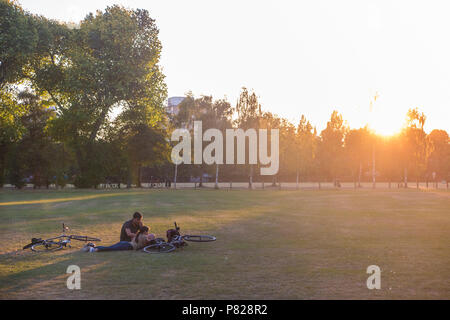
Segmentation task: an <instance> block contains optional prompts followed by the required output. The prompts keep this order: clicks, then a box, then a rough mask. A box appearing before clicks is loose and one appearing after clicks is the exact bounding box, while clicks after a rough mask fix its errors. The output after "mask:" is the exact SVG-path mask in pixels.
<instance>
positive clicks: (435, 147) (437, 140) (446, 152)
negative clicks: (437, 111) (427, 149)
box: [427, 129, 450, 181]
mask: <svg viewBox="0 0 450 320" xmlns="http://www.w3.org/2000/svg"><path fill="white" fill-rule="evenodd" d="M428 141H429V142H430V144H431V150H432V151H431V153H430V156H429V158H428V166H427V168H428V172H429V173H432V174H433V173H434V177H435V179H445V180H447V181H448V180H449V173H450V144H449V143H450V140H449V135H448V133H447V132H446V131H445V130H438V129H435V130H433V131H431V132H430V134H429V135H428Z"/></svg>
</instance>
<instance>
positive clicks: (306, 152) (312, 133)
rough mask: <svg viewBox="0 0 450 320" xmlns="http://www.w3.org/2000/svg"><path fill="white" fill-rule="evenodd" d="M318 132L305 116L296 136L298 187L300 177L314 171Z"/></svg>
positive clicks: (301, 120) (301, 119) (302, 117)
mask: <svg viewBox="0 0 450 320" xmlns="http://www.w3.org/2000/svg"><path fill="white" fill-rule="evenodd" d="M316 136H317V132H316V128H313V126H312V125H311V123H310V122H309V121H307V120H306V117H305V116H304V115H302V116H301V118H300V122H299V124H298V126H297V136H296V139H295V141H296V149H297V152H296V153H295V154H296V159H297V163H296V176H297V178H296V181H297V187H298V182H299V175H303V176H305V177H306V176H307V175H308V173H309V174H311V173H312V171H313V169H314V161H315V158H316V149H317V144H316V142H317V139H316Z"/></svg>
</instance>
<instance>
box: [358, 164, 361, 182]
mask: <svg viewBox="0 0 450 320" xmlns="http://www.w3.org/2000/svg"><path fill="white" fill-rule="evenodd" d="M361 173H362V164H361V161H360V162H359V174H358V188H361Z"/></svg>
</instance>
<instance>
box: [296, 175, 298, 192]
mask: <svg viewBox="0 0 450 320" xmlns="http://www.w3.org/2000/svg"><path fill="white" fill-rule="evenodd" d="M296 189H297V190H298V170H297V181H296Z"/></svg>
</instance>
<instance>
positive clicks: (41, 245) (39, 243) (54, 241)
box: [23, 223, 101, 252]
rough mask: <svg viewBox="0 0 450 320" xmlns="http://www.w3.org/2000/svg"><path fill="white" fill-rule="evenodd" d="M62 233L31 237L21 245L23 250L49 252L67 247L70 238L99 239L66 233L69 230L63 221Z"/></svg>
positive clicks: (80, 239) (91, 240) (92, 240)
mask: <svg viewBox="0 0 450 320" xmlns="http://www.w3.org/2000/svg"><path fill="white" fill-rule="evenodd" d="M62 228H63V229H62V234H61V235H60V236H58V237H54V238H50V239H46V240H42V239H40V238H39V239H37V238H33V239H31V243H29V244H27V245H26V246H24V247H23V250H25V249H28V248H31V250H32V251H36V252H49V251H57V250H60V249H62V248H64V247H69V248H71V246H70V243H71V241H72V240H78V241H84V242H88V241H89V242H94V241H101V240H100V239H98V238H93V237H88V236H78V235H66V231H68V230H69V227H67V226H66V225H65V224H64V223H63V224H62Z"/></svg>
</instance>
